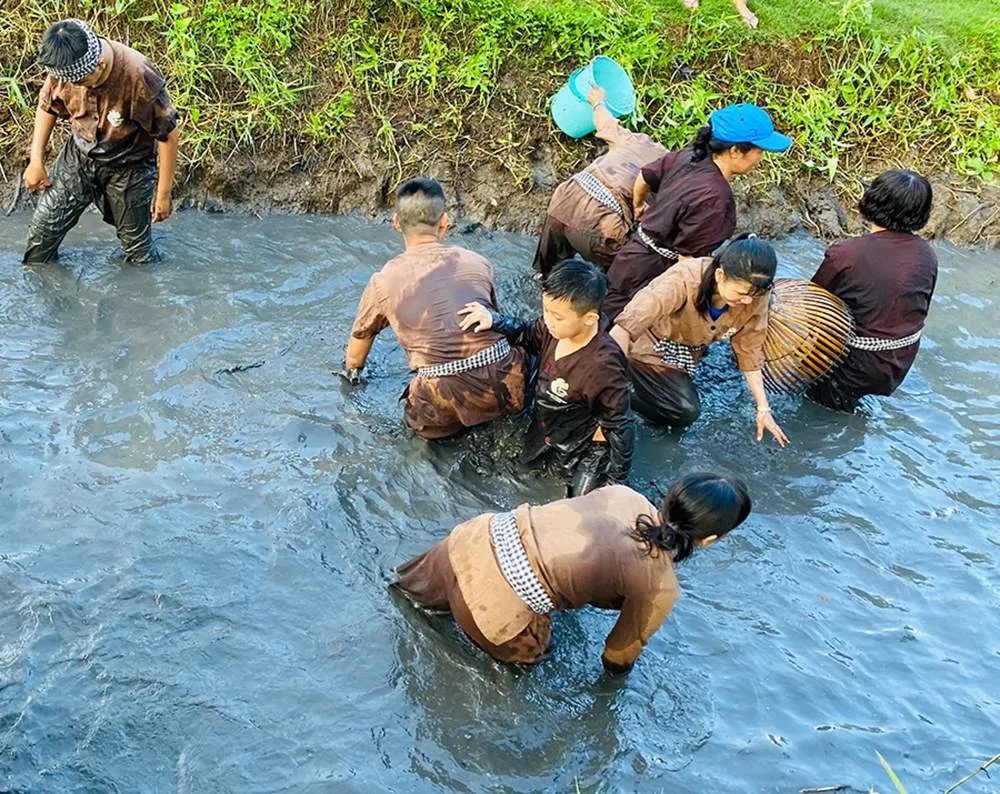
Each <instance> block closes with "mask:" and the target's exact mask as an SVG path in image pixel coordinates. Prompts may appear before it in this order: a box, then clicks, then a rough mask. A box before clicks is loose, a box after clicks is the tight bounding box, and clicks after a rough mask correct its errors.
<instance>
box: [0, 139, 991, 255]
mask: <svg viewBox="0 0 1000 794" xmlns="http://www.w3.org/2000/svg"><path fill="white" fill-rule="evenodd" d="M565 151H566V150H565V147H561V146H560V147H555V146H550V145H549V144H547V143H545V144H542V145H540V146H538V147H536V148H535V149H534V150H533V151H532V152H531V163H532V173H531V176H530V179H528V180H524V181H523V182H522V183H521V184H517V183H516V182H515V181H514V180H513V179H512V177H511V172H510V171H509V170H508V169H507V168H506V167H505V165H504V163H503V162H501V161H497V162H495V163H494V162H490V161H489V160H488V159H481V158H470V157H468V156H465V155H464V154H463V153H462V152H454V153H452V156H451V158H450V159H447V158H445V157H442V156H440V153H438V154H437V156H434V157H430V158H425V157H421V156H419V155H418V154H417V153H410V154H409V155H405V154H402V153H401V155H400V156H396V157H393V158H387V157H385V156H381V155H375V154H369V153H366V152H364V151H358V152H357V153H355V155H354V156H351V157H345V156H341V155H338V156H335V157H330V158H324V157H323V156H322V155H321V154H318V153H311V154H301V155H295V154H291V153H286V152H278V153H276V152H258V153H256V154H251V153H246V152H237V153H234V154H233V155H232V156H231V157H229V158H228V159H226V160H224V161H221V160H215V159H207V160H204V161H202V162H201V163H199V164H197V165H194V166H187V167H184V166H181V167H180V168H179V169H178V176H177V182H176V186H175V189H174V199H175V202H176V205H177V206H180V207H196V208H198V209H203V210H207V211H212V212H258V213H259V212H270V211H277V212H296V213H299V212H305V213H308V212H319V213H329V214H346V213H361V214H364V215H368V216H370V217H374V218H388V217H389V216H390V215H391V211H392V210H391V207H392V201H393V192H394V190H395V187H396V185H397V184H398V183H399V182H400V181H401V180H403V179H406V178H408V177H410V176H415V175H418V174H422V175H427V176H432V177H434V178H436V179H438V180H439V181H441V183H442V184H443V185H444V187H445V190H446V191H447V193H448V197H449V202H450V208H449V212H450V213H451V216H452V223H453V226H455V227H456V228H458V229H468V228H476V227H479V226H482V227H485V228H487V229H503V230H507V231H517V232H526V233H528V234H533V233H535V232H537V231H538V229H539V228H540V226H541V223H542V219H543V218H544V216H545V209H546V206H547V204H548V201H549V197H550V196H551V194H552V190H553V189H554V188H555V186H556V185H557V184H558V183H559V182H560V181H561V180H562V179H565V178H566V177H568V176H569V175H570V174H572V173H573V172H574V171H575V170H578V169H579V168H582V167H583V166H585V165H586V164H587V162H589V161H590V159H592V157H593V156H596V154H598V153H599V151H600V150H599V149H598V148H597V147H596V146H594V145H592V144H588V145H585V146H581V147H580V156H579V157H576V158H573V157H567V156H566V154H565ZM761 170H762V172H764V173H761V174H759V175H755V176H753V177H750V178H745V179H740V180H737V182H736V184H735V185H734V190H735V193H736V197H737V204H738V209H739V220H738V228H739V231H755V232H757V233H758V234H760V235H761V236H764V237H778V236H781V235H784V234H787V233H789V232H792V231H795V230H796V229H799V228H802V229H804V230H806V231H807V232H809V233H811V234H813V235H815V236H817V237H819V238H821V239H824V240H835V239H838V238H841V237H846V236H850V235H852V234H858V233H860V232H861V231H862V226H861V221H860V218H859V216H858V214H857V211H856V204H857V200H858V198H859V197H860V194H861V190H862V186H861V183H860V182H859V181H858V180H857V179H846V178H845V179H844V180H841V181H838V182H834V183H831V182H830V181H829V180H827V179H826V178H825V177H818V176H811V175H802V176H800V177H799V178H798V179H797V180H795V181H794V182H792V183H788V184H783V185H775V184H773V183H770V184H769V183H768V181H767V174H766V165H765V166H763V167H762V169H761ZM3 172H4V174H3V177H4V182H5V184H4V187H3V190H2V195H3V206H4V207H10V206H11V203H12V201H13V198H14V193H15V188H16V185H17V181H16V180H17V175H18V174H19V173H20V167H19V164H16V163H4V164H3ZM930 178H931V181H932V183H933V185H934V209H933V212H932V214H931V219H930V222H929V223H928V225H927V227H926V229H925V230H924V234H925V236H927V237H931V238H935V239H946V240H949V241H951V242H954V243H957V244H960V245H983V244H985V245H990V246H1000V186H997V185H992V184H984V183H982V182H979V181H976V180H973V179H963V178H960V177H954V176H949V175H931V177H930ZM32 201H33V199H32V197H30V196H22V197H21V198H20V201H19V205H20V206H26V205H29V204H30V203H31V202H32Z"/></svg>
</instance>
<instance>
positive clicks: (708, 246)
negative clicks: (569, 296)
mask: <svg viewBox="0 0 1000 794" xmlns="http://www.w3.org/2000/svg"><path fill="white" fill-rule="evenodd" d="M791 143H792V140H791V138H789V137H787V136H786V135H782V134H781V133H780V132H775V129H774V124H773V123H772V122H771V117H770V116H769V115H768V114H767V113H766V112H765V111H764V110H762V109H761V108H759V107H757V106H756V105H730V106H728V107H724V108H721V109H719V110H716V111H714V112H713V113H712V115H711V116H709V119H708V124H706V125H705V126H704V127H702V128H701V129H700V130H699V131H698V135H697V137H696V138H695V139H694V142H693V143H692V144H691V146H689V147H688V148H687V149H684V150H683V151H680V152H668V153H667V154H665V155H664V156H663V157H661V158H660V159H659V160H656V161H654V162H652V163H649V164H648V165H646V166H644V167H643V169H642V171H641V172H640V173H639V176H638V177H637V178H636V181H635V186H634V195H633V198H632V202H633V205H634V206H635V208H636V209H635V215H636V220H640V221H641V223H640V224H639V227H638V228H637V229H636V234H635V236H634V237H633V238H632V239H631V240H629V241H628V242H627V243H626V244H625V245H624V246H623V247H622V249H621V251H620V252H619V253H618V255H617V256H616V257H615V260H614V262H612V263H611V267H610V269H609V270H608V299H607V301H606V302H605V304H604V310H605V312H606V313H607V315H608V317H610V318H611V319H612V320H614V319H615V318H617V316H618V313H619V312H620V311H621V310H622V309H623V308H625V304H626V303H628V302H629V301H630V300H631V299H632V296H633V295H635V294H636V293H637V292H638V291H639V290H640V289H642V288H643V287H644V286H646V284H648V283H649V282H650V281H652V280H653V279H654V278H656V276H658V275H660V273H662V272H663V271H664V270H666V269H667V268H669V267H670V266H671V265H673V264H674V263H675V262H677V260H678V259H680V258H681V257H692V256H709V255H710V254H711V253H712V252H713V251H715V249H716V248H718V247H719V246H720V245H722V243H723V242H725V241H726V240H727V239H728V238H729V237H730V236H731V235H732V233H733V231H734V230H735V229H736V200H735V199H734V198H733V191H732V188H731V187H730V184H729V183H730V182H732V180H733V179H734V178H735V177H737V176H739V175H741V174H748V173H750V172H751V171H752V170H753V169H754V168H756V167H757V165H758V163H760V160H761V157H762V156H763V154H764V151H774V152H778V151H784V150H785V149H787V148H788V147H789V146H791Z"/></svg>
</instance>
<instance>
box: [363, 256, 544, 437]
mask: <svg viewBox="0 0 1000 794" xmlns="http://www.w3.org/2000/svg"><path fill="white" fill-rule="evenodd" d="M472 302H478V303H482V304H483V305H484V306H487V307H488V308H489V309H490V310H491V311H497V299H496V287H495V285H494V281H493V266H492V265H491V264H490V263H489V261H488V260H486V259H485V258H483V257H482V256H480V255H479V254H476V253H473V252H472V251H468V250H466V249H464V248H459V247H458V246H455V245H444V244H442V243H426V244H423V245H417V246H412V247H410V248H408V249H407V250H406V251H404V252H403V253H401V254H399V255H398V256H395V257H393V258H392V259H390V260H389V261H388V262H387V263H386V265H385V267H383V268H382V270H380V271H379V272H378V273H375V274H374V275H372V277H371V279H370V280H369V281H368V285H367V286H366V287H365V291H364V293H363V294H362V296H361V303H360V306H359V307H358V314H357V317H356V318H355V320H354V326H353V328H352V329H351V335H352V336H354V337H355V338H358V339H371V338H373V337H375V336H377V335H378V334H379V332H380V331H382V330H383V329H384V328H386V327H387V326H388V327H391V328H392V330H393V331H394V332H395V333H396V337H397V338H398V339H399V343H400V345H401V346H402V348H403V350H404V351H405V352H406V357H407V361H408V363H409V367H410V369H411V370H417V369H420V368H421V367H427V366H431V365H433V364H445V363H448V362H450V361H459V360H461V359H463V358H468V357H469V356H472V355H474V354H476V353H478V352H480V351H482V350H485V349H486V348H488V347H491V346H493V345H495V344H496V343H497V342H498V341H500V340H501V339H502V338H503V337H502V336H501V335H500V334H499V333H496V332H495V331H482V332H479V333H475V332H473V331H463V330H462V328H461V327H460V326H459V319H460V318H459V315H458V311H459V309H461V308H462V307H464V306H465V304H467V303H472ZM524 384H525V371H524V358H523V355H522V354H521V353H519V352H513V353H512V354H510V355H508V356H507V358H505V359H504V360H503V361H501V362H499V363H497V364H494V365H489V366H485V367H479V368H477V369H473V370H469V371H468V372H462V373H458V374H455V375H447V376H444V377H440V378H424V377H421V376H419V375H418V376H416V377H415V378H414V379H413V380H412V381H411V382H410V387H409V390H408V392H407V400H408V408H410V409H411V412H410V413H409V414H408V415H407V417H406V421H407V424H408V425H409V426H410V427H411V428H413V429H414V430H416V431H417V432H418V433H421V434H422V435H425V436H427V437H443V435H451V434H453V432H457V430H458V429H460V428H461V427H473V426H475V425H477V424H481V423H483V422H486V421H489V420H490V419H494V418H496V417H497V416H500V415H502V414H505V413H516V412H517V411H519V410H521V408H522V407H523V405H524V387H525V386H524ZM456 417H457V425H458V426H456V427H453V428H451V429H450V432H449V425H456ZM435 428H437V430H436V429H435ZM438 430H440V431H441V432H438ZM423 431H426V432H423Z"/></svg>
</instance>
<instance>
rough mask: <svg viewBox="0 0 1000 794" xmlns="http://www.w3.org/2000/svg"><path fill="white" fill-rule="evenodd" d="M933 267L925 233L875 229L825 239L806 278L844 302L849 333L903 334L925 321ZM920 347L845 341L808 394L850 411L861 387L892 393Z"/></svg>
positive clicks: (865, 390) (934, 280)
mask: <svg viewBox="0 0 1000 794" xmlns="http://www.w3.org/2000/svg"><path fill="white" fill-rule="evenodd" d="M937 271H938V261H937V255H936V254H935V253H934V249H933V248H931V246H930V245H929V244H928V243H927V242H926V241H925V240H923V239H922V238H920V237H918V236H917V235H915V234H909V233H906V232H893V231H881V232H876V233H874V234H866V235H863V236H861V237H855V238H852V239H850V240H843V241H841V242H839V243H835V244H834V245H831V246H830V247H829V248H828V249H827V251H826V256H825V257H824V258H823V263H822V264H821V265H820V267H819V270H817V271H816V274H815V275H814V276H813V278H812V280H813V281H814V282H815V283H817V284H819V285H820V286H821V287H824V288H826V289H828V290H829V291H830V292H832V293H833V294H834V295H837V296H838V297H839V298H841V299H842V300H843V301H844V302H845V303H846V304H847V307H848V308H849V309H850V310H851V314H853V315H854V321H855V325H856V328H855V335H857V336H862V337H876V338H879V339H902V338H905V337H907V336H910V335H911V334H914V333H916V332H917V331H920V330H921V329H922V328H923V327H924V321H925V320H926V319H927V312H928V310H929V309H930V304H931V297H932V296H933V294H934V287H935V285H936V284H937ZM919 349H920V342H919V340H918V341H916V342H914V343H913V344H912V345H908V346H907V347H903V348H900V349H898V350H882V351H871V350H858V349H856V348H850V350H849V352H848V355H847V358H845V359H844V361H843V362H842V363H841V364H840V365H839V366H838V367H837V368H836V369H835V370H834V371H833V373H832V374H831V375H830V376H829V377H828V378H826V379H825V380H823V381H821V382H820V383H818V384H817V385H816V386H814V387H812V388H811V389H810V390H809V393H808V394H809V397H810V398H811V399H813V400H815V401H816V402H819V403H821V404H823V405H826V406H828V407H830V408H835V409H839V410H848V411H850V410H853V409H854V408H855V406H856V405H857V402H858V400H860V399H861V397H863V396H864V395H866V394H881V395H889V394H892V393H893V392H894V391H895V390H896V388H897V387H898V386H899V384H900V383H902V382H903V379H904V378H905V377H906V373H907V372H909V370H910V367H911V366H912V365H913V361H914V359H916V357H917V351H918V350H919Z"/></svg>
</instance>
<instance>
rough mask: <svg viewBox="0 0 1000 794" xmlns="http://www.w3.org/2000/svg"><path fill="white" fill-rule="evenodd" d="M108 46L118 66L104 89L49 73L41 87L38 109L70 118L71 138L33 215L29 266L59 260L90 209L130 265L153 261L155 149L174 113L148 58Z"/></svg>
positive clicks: (164, 137) (172, 125)
mask: <svg viewBox="0 0 1000 794" xmlns="http://www.w3.org/2000/svg"><path fill="white" fill-rule="evenodd" d="M108 45H109V46H110V47H111V50H112V52H113V54H114V62H113V64H112V66H111V71H110V73H109V74H108V76H107V78H105V80H104V82H103V83H101V85H99V86H95V87H92V88H88V87H86V86H81V85H76V84H74V83H67V82H64V81H60V80H56V79H55V78H53V77H52V76H51V75H50V76H49V77H47V78H46V80H45V83H44V85H43V86H42V90H41V93H40V94H39V97H38V107H39V109H40V110H42V111H44V112H45V113H49V114H51V115H54V116H58V117H59V118H63V119H68V120H69V122H70V126H71V127H72V130H73V135H72V137H71V138H70V139H69V140H68V141H67V142H66V145H65V147H64V148H63V150H62V152H61V154H60V155H59V158H58V160H57V161H56V165H55V167H54V168H53V171H52V181H53V184H52V187H50V188H49V189H48V190H46V191H45V192H44V193H43V194H42V197H41V199H40V200H39V202H38V207H37V208H36V209H35V213H34V215H33V216H32V219H31V224H30V226H29V228H28V244H27V249H26V251H25V254H24V262H25V264H39V263H43V262H51V261H53V260H55V259H56V257H57V254H58V250H59V246H60V245H61V244H62V241H63V238H64V237H65V236H66V234H67V233H68V232H69V230H70V229H72V228H73V227H74V226H75V225H76V224H77V222H78V221H79V219H80V216H81V215H82V214H83V211H84V210H85V209H86V208H87V207H88V206H89V205H90V204H94V205H95V206H96V207H97V208H98V209H99V210H100V211H101V214H102V216H103V217H104V220H105V221H106V222H107V223H110V224H112V225H113V226H114V227H115V229H116V231H117V233H118V239H119V240H120V241H121V244H122V249H123V250H124V253H125V259H126V260H127V261H129V262H133V263H141V262H149V261H151V260H153V259H155V253H154V251H153V238H152V234H151V225H152V203H153V196H154V193H155V190H156V180H157V172H156V151H157V150H156V146H157V141H166V140H167V138H168V137H169V136H170V133H171V132H173V130H174V128H175V127H176V126H177V110H176V109H175V108H174V106H173V104H172V103H171V101H170V98H169V96H167V91H166V88H165V86H164V82H163V77H162V76H161V75H160V73H159V72H158V71H157V70H156V67H154V66H153V64H151V63H150V62H149V61H148V60H147V59H146V58H145V56H143V55H141V54H140V53H138V52H136V51H135V50H133V49H131V48H130V47H126V46H125V45H124V44H119V43H118V42H116V41H108Z"/></svg>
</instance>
